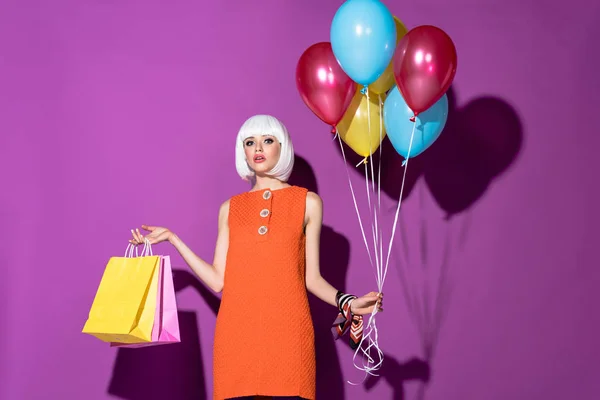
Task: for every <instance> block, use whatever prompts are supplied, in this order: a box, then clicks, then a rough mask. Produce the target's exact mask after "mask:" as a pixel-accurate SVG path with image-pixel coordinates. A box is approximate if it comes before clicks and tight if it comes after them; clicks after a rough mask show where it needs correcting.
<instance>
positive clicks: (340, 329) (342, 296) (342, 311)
mask: <svg viewBox="0 0 600 400" xmlns="http://www.w3.org/2000/svg"><path fill="white" fill-rule="evenodd" d="M355 299H356V296H353V295H351V294H346V293H343V292H340V291H338V292H337V294H336V296H335V300H336V303H337V306H338V309H339V314H338V316H337V318H336V319H335V321H334V322H333V327H332V329H331V330H332V332H333V336H334V338H335V339H338V338H340V337H342V336H343V335H344V334H345V333H346V331H348V329H349V328H351V329H350V347H351V348H352V349H353V350H355V349H356V348H358V346H360V342H361V341H362V336H363V316H362V315H354V314H352V312H351V311H350V305H351V304H352V302H353V301H354V300H355Z"/></svg>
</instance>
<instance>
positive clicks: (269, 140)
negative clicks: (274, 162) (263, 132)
mask: <svg viewBox="0 0 600 400" xmlns="http://www.w3.org/2000/svg"><path fill="white" fill-rule="evenodd" d="M265 143H266V144H271V143H273V139H271V138H267V139H265Z"/></svg>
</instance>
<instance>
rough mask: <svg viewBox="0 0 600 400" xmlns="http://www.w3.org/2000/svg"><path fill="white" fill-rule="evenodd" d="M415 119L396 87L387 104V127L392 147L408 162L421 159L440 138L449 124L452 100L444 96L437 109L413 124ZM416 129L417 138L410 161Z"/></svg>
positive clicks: (384, 115)
mask: <svg viewBox="0 0 600 400" xmlns="http://www.w3.org/2000/svg"><path fill="white" fill-rule="evenodd" d="M413 115H414V113H413V111H412V110H411V109H410V107H409V106H408V104H406V102H405V101H404V98H403V97H402V95H401V94H400V91H399V90H398V86H394V88H393V89H392V90H391V91H390V92H389V94H388V96H387V98H386V99H385V102H384V103H383V124H384V126H385V131H386V132H387V136H388V138H389V139H390V142H391V143H392V146H394V149H395V150H396V152H397V153H398V154H400V155H401V156H402V157H404V158H405V159H406V158H412V157H415V156H418V155H419V154H421V153H422V152H424V151H425V150H427V149H428V148H429V146H431V145H432V144H433V143H434V142H435V141H436V140H437V139H438V138H439V137H440V135H441V134H442V130H443V129H444V126H446V121H447V120H448V96H446V94H444V95H443V96H442V97H441V98H440V99H439V100H438V101H437V102H436V103H435V104H434V105H432V106H431V107H429V108H428V109H427V110H425V111H423V112H422V113H419V115H418V116H417V117H416V119H415V122H412V121H411V120H410V119H411V117H412V116H413ZM415 124H416V126H414V125H415ZM413 126H414V129H415V135H414V138H413V142H412V147H411V148H410V157H408V147H409V145H410V136H411V134H412V131H413ZM405 162H406V161H405Z"/></svg>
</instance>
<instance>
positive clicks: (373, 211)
mask: <svg viewBox="0 0 600 400" xmlns="http://www.w3.org/2000/svg"><path fill="white" fill-rule="evenodd" d="M366 97H367V129H368V133H369V156H368V157H369V160H370V162H371V163H370V164H371V189H372V191H373V192H375V173H374V172H373V151H372V150H373V142H372V135H371V99H370V97H369V88H368V87H366ZM368 177H369V171H368V166H367V165H366V164H365V189H366V193H367V202H368V204H369V216H370V217H371V234H372V235H373V247H374V250H375V251H374V254H375V265H376V270H377V287H378V288H379V289H380V287H381V278H382V275H381V273H382V269H381V263H380V254H379V252H378V251H377V250H378V246H377V243H378V242H379V237H378V234H377V233H378V229H377V209H376V208H375V206H374V205H373V204H372V202H373V200H372V199H371V194H370V191H369V179H368ZM381 261H383V258H382V259H381ZM380 290H381V289H380Z"/></svg>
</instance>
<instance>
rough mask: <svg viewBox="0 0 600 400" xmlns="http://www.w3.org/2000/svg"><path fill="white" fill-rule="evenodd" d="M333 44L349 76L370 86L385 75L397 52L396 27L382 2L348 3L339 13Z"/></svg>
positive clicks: (356, 0)
mask: <svg viewBox="0 0 600 400" xmlns="http://www.w3.org/2000/svg"><path fill="white" fill-rule="evenodd" d="M330 36H331V38H330V41H331V47H332V50H333V54H334V55H335V58H336V59H337V61H338V63H339V64H340V66H341V67H342V69H343V70H344V72H346V74H347V75H348V76H349V77H350V78H351V79H352V80H353V81H355V82H357V83H359V84H361V85H364V86H366V85H369V84H371V83H373V82H375V81H376V80H377V78H379V77H380V76H381V74H382V73H383V71H385V69H386V68H387V66H388V65H389V63H390V61H391V60H392V56H393V55H394V50H395V49H396V23H395V22H394V17H393V16H392V14H391V13H390V12H389V10H388V9H387V7H386V6H385V5H384V4H383V3H382V2H381V1H379V0H348V1H346V2H345V3H344V4H342V5H341V7H340V8H339V9H338V10H337V12H336V13H335V16H334V17H333V21H332V23H331V32H330Z"/></svg>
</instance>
